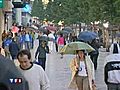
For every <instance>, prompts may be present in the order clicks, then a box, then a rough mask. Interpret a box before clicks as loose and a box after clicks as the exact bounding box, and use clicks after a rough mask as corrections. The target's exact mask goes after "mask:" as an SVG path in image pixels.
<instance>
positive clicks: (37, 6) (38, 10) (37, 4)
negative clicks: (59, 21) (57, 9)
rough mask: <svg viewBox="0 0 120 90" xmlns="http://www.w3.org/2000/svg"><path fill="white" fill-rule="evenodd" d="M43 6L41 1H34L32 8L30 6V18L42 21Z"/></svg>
mask: <svg viewBox="0 0 120 90" xmlns="http://www.w3.org/2000/svg"><path fill="white" fill-rule="evenodd" d="M44 12H45V11H44V5H43V3H42V0H34V3H33V6H32V11H31V14H32V16H36V17H39V19H41V20H43V19H44V15H45V13H44Z"/></svg>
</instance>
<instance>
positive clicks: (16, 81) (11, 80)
mask: <svg viewBox="0 0 120 90" xmlns="http://www.w3.org/2000/svg"><path fill="white" fill-rule="evenodd" d="M9 81H10V83H11V84H20V83H22V78H11V79H9Z"/></svg>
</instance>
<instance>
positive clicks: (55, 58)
mask: <svg viewBox="0 0 120 90" xmlns="http://www.w3.org/2000/svg"><path fill="white" fill-rule="evenodd" d="M37 46H38V40H36V41H35V46H34V49H33V50H31V52H32V60H34V53H35V51H36V48H37ZM107 55H108V52H105V49H104V48H101V49H100V54H99V58H98V69H97V70H96V71H95V79H96V80H95V82H96V86H97V90H107V89H106V85H105V83H104V78H103V77H104V74H103V73H104V72H103V67H104V61H105V60H104V59H105V57H106V56H107ZM73 57H74V55H64V57H63V59H61V58H60V54H59V53H57V52H51V53H50V54H47V62H46V73H47V75H48V78H49V80H50V85H51V87H50V90H73V89H68V84H69V82H70V77H71V72H70V68H69V63H70V60H71V59H72V58H73Z"/></svg>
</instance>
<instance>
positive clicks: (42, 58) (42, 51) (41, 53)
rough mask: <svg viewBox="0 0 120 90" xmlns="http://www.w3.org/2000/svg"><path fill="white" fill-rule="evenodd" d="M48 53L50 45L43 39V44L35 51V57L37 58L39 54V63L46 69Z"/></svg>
mask: <svg viewBox="0 0 120 90" xmlns="http://www.w3.org/2000/svg"><path fill="white" fill-rule="evenodd" d="M46 53H49V47H48V46H47V42H46V41H42V42H41V45H39V46H38V48H37V51H36V53H35V59H37V55H38V63H39V64H40V65H41V66H42V67H43V69H44V70H45V64H46Z"/></svg>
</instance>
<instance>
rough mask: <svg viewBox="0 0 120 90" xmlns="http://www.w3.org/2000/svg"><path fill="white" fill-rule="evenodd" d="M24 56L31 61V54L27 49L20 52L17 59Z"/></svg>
mask: <svg viewBox="0 0 120 90" xmlns="http://www.w3.org/2000/svg"><path fill="white" fill-rule="evenodd" d="M23 55H27V56H28V59H31V53H30V51H29V50H27V49H23V50H21V51H19V52H18V54H17V59H18V58H19V56H23Z"/></svg>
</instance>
